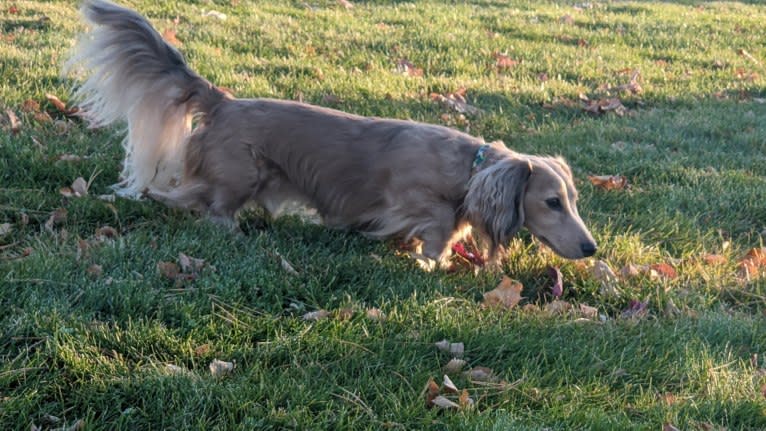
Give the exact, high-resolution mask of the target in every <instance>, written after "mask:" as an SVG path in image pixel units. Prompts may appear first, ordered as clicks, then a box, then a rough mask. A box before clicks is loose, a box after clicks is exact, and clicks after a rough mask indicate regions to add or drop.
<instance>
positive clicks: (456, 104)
mask: <svg viewBox="0 0 766 431" xmlns="http://www.w3.org/2000/svg"><path fill="white" fill-rule="evenodd" d="M465 94H466V89H465V87H460V88H459V89H458V90H457V91H455V92H453V93H447V94H438V93H431V100H433V101H434V102H438V103H441V104H442V105H444V106H445V107H447V108H449V109H451V110H453V111H456V112H459V113H461V114H468V115H479V114H481V113H482V112H483V111H482V110H481V109H479V108H477V107H475V106H472V105H470V104H468V101H466V98H465Z"/></svg>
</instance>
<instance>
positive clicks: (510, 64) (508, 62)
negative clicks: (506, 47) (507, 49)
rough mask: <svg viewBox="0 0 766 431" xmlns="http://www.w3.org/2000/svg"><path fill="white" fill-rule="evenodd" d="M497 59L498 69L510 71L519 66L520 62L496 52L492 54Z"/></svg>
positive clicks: (496, 65)
mask: <svg viewBox="0 0 766 431" xmlns="http://www.w3.org/2000/svg"><path fill="white" fill-rule="evenodd" d="M492 55H493V56H494V57H495V67H497V68H498V69H503V70H508V69H512V68H514V67H516V66H518V64H519V62H518V61H517V60H514V59H512V58H511V57H510V56H508V54H503V53H500V52H497V51H496V52H495V53H493V54H492Z"/></svg>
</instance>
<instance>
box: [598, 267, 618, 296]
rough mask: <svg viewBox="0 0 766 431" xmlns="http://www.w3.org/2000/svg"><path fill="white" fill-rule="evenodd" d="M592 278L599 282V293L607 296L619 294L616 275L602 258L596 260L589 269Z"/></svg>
mask: <svg viewBox="0 0 766 431" xmlns="http://www.w3.org/2000/svg"><path fill="white" fill-rule="evenodd" d="M591 273H592V274H593V278H595V279H596V280H598V281H599V282H600V283H601V288H600V289H599V293H601V294H602V295H607V296H620V289H619V288H618V287H617V276H616V275H615V273H614V271H612V268H610V267H609V265H608V264H607V263H606V262H604V261H603V260H599V261H597V262H596V263H595V264H594V265H593V268H592V269H591Z"/></svg>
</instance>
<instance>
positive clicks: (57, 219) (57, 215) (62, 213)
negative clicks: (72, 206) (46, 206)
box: [45, 208, 68, 232]
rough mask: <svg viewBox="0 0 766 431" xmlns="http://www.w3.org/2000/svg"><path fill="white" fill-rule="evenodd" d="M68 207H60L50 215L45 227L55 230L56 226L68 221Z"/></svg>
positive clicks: (50, 230)
mask: <svg viewBox="0 0 766 431" xmlns="http://www.w3.org/2000/svg"><path fill="white" fill-rule="evenodd" d="M67 213H68V211H67V209H66V208H58V209H57V210H55V211H53V212H52V213H51V215H50V217H48V221H46V222H45V229H46V230H47V231H48V232H53V228H54V227H55V226H58V225H60V224H62V223H64V222H65V221H66V217H67Z"/></svg>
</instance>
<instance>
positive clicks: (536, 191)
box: [464, 154, 596, 259]
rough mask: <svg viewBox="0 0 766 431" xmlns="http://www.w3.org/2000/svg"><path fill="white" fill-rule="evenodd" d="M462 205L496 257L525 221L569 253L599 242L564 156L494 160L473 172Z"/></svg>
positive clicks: (588, 250) (579, 254)
mask: <svg viewBox="0 0 766 431" xmlns="http://www.w3.org/2000/svg"><path fill="white" fill-rule="evenodd" d="M514 155H515V156H518V155H516V154H514ZM464 207H465V214H466V217H467V218H468V219H469V220H470V221H471V224H472V225H474V226H475V227H478V228H480V229H481V230H483V233H484V234H485V235H486V236H487V237H488V238H489V241H490V254H491V255H492V256H494V255H496V253H497V251H498V250H499V249H500V248H502V247H503V246H505V245H506V244H508V242H509V241H510V240H511V238H512V237H513V235H515V234H516V232H518V231H519V229H521V227H522V226H523V227H526V228H527V229H528V230H529V231H530V232H531V233H532V234H533V235H534V236H536V237H537V238H538V239H539V240H540V241H542V242H543V243H544V244H545V245H547V246H548V247H550V248H551V249H553V251H555V252H556V253H557V254H559V255H561V256H563V257H565V258H568V259H580V258H583V257H588V256H592V255H593V254H594V253H595V252H596V242H595V241H594V240H593V236H592V235H591V234H590V232H589V231H588V229H587V228H586V227H585V224H584V223H583V221H582V219H581V218H580V214H579V213H578V212H577V190H575V187H574V183H573V181H572V171H571V170H570V169H569V166H567V164H566V162H565V161H564V160H563V159H561V158H553V157H524V156H522V157H505V158H501V159H498V160H496V161H495V162H494V163H492V164H491V165H490V166H487V167H486V168H484V169H482V170H481V171H479V172H478V173H476V174H475V175H474V176H473V177H471V180H470V181H469V183H468V193H467V195H466V199H465V203H464Z"/></svg>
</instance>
